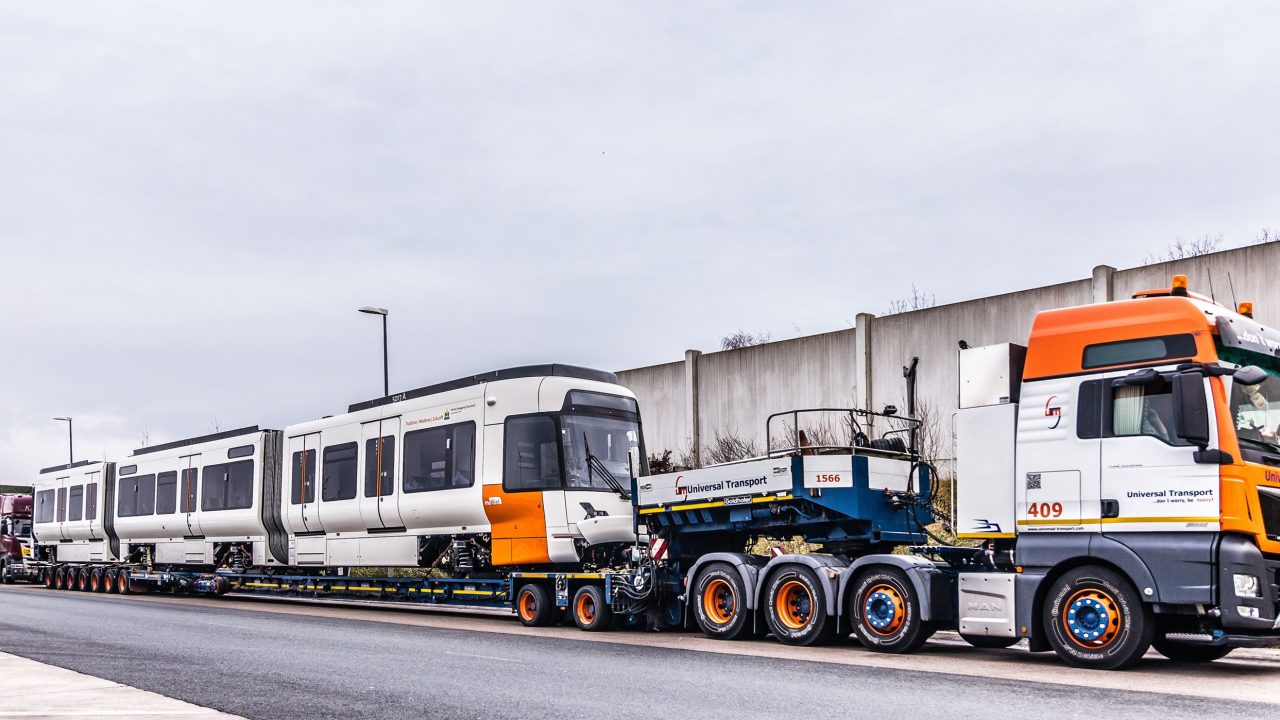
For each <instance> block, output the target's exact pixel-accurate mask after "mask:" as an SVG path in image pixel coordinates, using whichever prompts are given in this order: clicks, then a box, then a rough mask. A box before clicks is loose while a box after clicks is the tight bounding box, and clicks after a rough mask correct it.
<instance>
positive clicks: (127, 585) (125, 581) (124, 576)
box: [116, 570, 133, 595]
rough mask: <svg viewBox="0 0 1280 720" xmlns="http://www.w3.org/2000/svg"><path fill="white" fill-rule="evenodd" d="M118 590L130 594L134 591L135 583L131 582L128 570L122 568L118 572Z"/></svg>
mask: <svg viewBox="0 0 1280 720" xmlns="http://www.w3.org/2000/svg"><path fill="white" fill-rule="evenodd" d="M116 592H118V593H120V594H121V595H128V594H129V593H131V592H133V584H132V583H131V582H129V571H128V570H121V571H119V572H117V573H116Z"/></svg>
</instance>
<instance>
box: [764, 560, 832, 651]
mask: <svg viewBox="0 0 1280 720" xmlns="http://www.w3.org/2000/svg"><path fill="white" fill-rule="evenodd" d="M764 598H765V607H764V617H765V622H766V623H768V625H769V631H770V632H771V633H773V637H774V639H776V640H777V641H778V642H780V643H782V644H784V645H821V644H823V643H826V642H829V641H830V640H831V639H832V638H833V637H834V636H835V631H836V623H835V620H834V619H833V618H832V617H830V616H829V615H827V590H826V587H825V586H823V584H822V583H821V582H819V580H818V576H817V575H816V574H815V573H814V572H813V570H811V569H810V568H808V567H807V566H805V565H784V566H783V567H781V568H780V569H779V570H778V571H777V572H775V573H774V574H773V575H771V576H770V577H769V584H768V588H767V589H766V591H765V594H764Z"/></svg>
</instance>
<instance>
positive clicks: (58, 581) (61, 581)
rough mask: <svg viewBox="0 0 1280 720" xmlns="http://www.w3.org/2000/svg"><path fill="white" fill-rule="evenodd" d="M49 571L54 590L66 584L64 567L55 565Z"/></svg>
mask: <svg viewBox="0 0 1280 720" xmlns="http://www.w3.org/2000/svg"><path fill="white" fill-rule="evenodd" d="M50 572H52V573H53V589H54V590H61V589H63V588H65V587H66V586H67V569H66V568H65V567H56V568H54V569H53V570H51V571H50Z"/></svg>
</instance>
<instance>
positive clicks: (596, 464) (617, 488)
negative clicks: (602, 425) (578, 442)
mask: <svg viewBox="0 0 1280 720" xmlns="http://www.w3.org/2000/svg"><path fill="white" fill-rule="evenodd" d="M582 449H583V450H584V451H585V452H586V454H587V483H588V484H590V483H591V472H592V471H593V470H594V471H595V472H597V473H599V474H600V477H601V479H602V480H604V484H605V485H608V486H609V489H610V490H612V491H613V492H615V493H617V495H618V497H620V498H622V499H623V500H630V499H631V493H629V492H627V490H626V489H625V488H623V487H622V483H620V482H618V478H616V477H614V474H613V473H612V472H610V471H609V468H607V467H605V464H604V462H602V461H601V460H600V458H598V457H596V456H595V455H592V454H591V444H590V443H588V442H587V434H586V433H585V432H584V433H582Z"/></svg>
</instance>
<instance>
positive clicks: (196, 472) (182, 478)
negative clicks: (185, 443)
mask: <svg viewBox="0 0 1280 720" xmlns="http://www.w3.org/2000/svg"><path fill="white" fill-rule="evenodd" d="M199 510H200V456H199V455H188V456H186V457H183V458H178V512H180V513H182V514H183V515H184V516H186V519H187V537H201V536H202V535H204V533H203V532H201V531H200V515H199V514H198V512H199Z"/></svg>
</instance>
